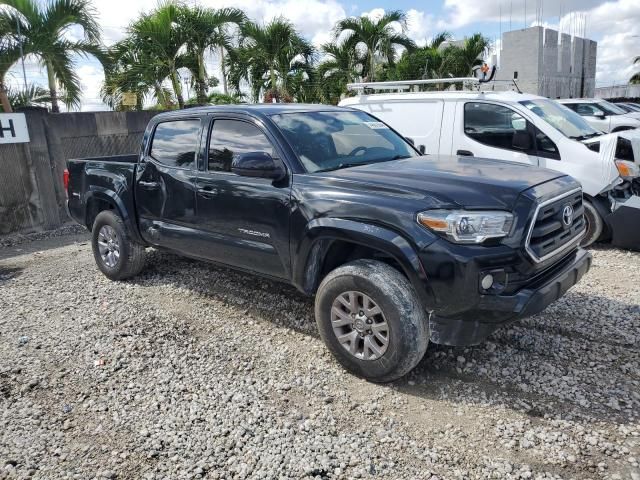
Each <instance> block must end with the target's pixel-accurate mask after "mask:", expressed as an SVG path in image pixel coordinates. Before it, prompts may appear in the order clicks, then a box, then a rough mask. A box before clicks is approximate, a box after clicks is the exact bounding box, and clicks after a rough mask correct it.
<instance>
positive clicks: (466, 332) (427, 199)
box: [65, 104, 591, 382]
mask: <svg viewBox="0 0 640 480" xmlns="http://www.w3.org/2000/svg"><path fill="white" fill-rule="evenodd" d="M65 181H66V189H67V195H68V209H69V213H70V215H71V216H72V217H73V218H74V219H75V220H76V221H78V222H79V223H81V224H83V225H86V227H87V228H88V229H89V230H90V231H91V232H92V246H93V253H94V256H95V260H96V263H97V265H98V267H99V268H100V270H101V271H102V272H103V273H104V274H105V275H106V276H107V277H109V278H111V279H113V280H121V279H124V278H128V277H131V276H133V275H136V274H137V273H139V272H140V271H141V270H142V268H143V267H144V252H145V248H146V247H150V246H151V247H154V248H159V249H166V250H169V251H172V252H175V253H178V254H180V255H185V256H189V257H193V258H197V259H202V260H206V261H212V262H217V263H220V264H224V265H227V266H231V267H234V268H238V269H241V270H244V271H246V272H251V273H256V274H260V275H264V276H266V277H269V278H272V279H277V280H281V281H285V282H289V283H291V284H293V285H294V286H295V287H297V288H298V289H299V290H300V291H302V292H304V293H306V294H308V295H315V317H316V321H317V324H318V328H319V331H320V334H321V336H322V338H323V340H324V342H325V343H326V345H327V347H328V348H329V349H330V350H331V352H332V353H333V354H334V355H335V357H336V358H337V359H338V360H339V361H340V362H341V363H342V364H343V365H344V366H345V367H346V368H347V369H348V370H350V371H351V372H353V373H355V374H358V375H361V376H363V377H366V378H368V379H371V380H374V381H380V382H384V381H390V380H393V379H396V378H398V377H400V376H402V375H404V374H405V373H407V372H408V371H409V370H411V369H412V368H413V367H414V366H415V365H416V364H417V363H418V362H419V361H420V359H421V358H422V356H423V355H424V353H425V350H426V348H427V344H428V342H429V340H430V341H431V342H434V343H440V344H447V345H472V344H477V343H479V342H482V341H483V340H485V339H486V337H487V336H488V335H490V334H491V333H492V332H493V331H495V330H496V329H497V328H499V327H501V326H503V325H505V324H507V323H509V322H512V321H513V320H516V319H519V318H523V317H526V316H529V315H532V314H535V313H537V312H540V311H541V310H543V309H544V308H545V307H546V306H547V305H549V304H550V303H552V302H554V301H555V300H557V299H558V298H560V297H561V296H562V295H563V294H564V293H565V292H566V291H567V290H568V289H569V288H570V287H571V286H573V285H574V284H576V283H577V282H578V281H579V280H580V277H582V275H584V274H585V272H587V270H588V269H589V267H590V265H591V255H590V254H589V253H587V252H586V251H584V250H582V249H581V248H579V246H578V244H579V242H580V239H581V237H582V235H583V234H584V230H585V221H584V218H583V206H582V191H581V189H580V185H579V184H578V183H577V182H576V181H575V180H574V179H572V178H571V177H568V176H565V175H562V174H560V173H558V172H555V171H551V170H544V169H540V168H536V167H530V166H527V165H521V166H520V165H514V164H512V163H505V162H500V161H494V160H483V159H479V158H470V157H459V158H458V157H437V156H422V155H421V154H420V152H418V151H417V150H416V149H415V148H414V147H413V146H412V143H411V141H410V139H406V138H403V137H402V136H401V135H400V134H398V133H397V132H396V131H394V130H393V129H391V128H390V127H388V126H387V125H386V124H384V123H382V122H380V121H379V120H378V119H376V118H374V117H372V116H370V115H369V114H367V113H364V112H361V111H356V110H349V109H344V108H338V107H329V106H322V105H283V104H269V105H251V106H229V107H207V108H194V109H189V110H182V111H178V112H171V113H163V114H160V115H157V116H156V117H154V118H153V119H152V121H151V122H150V124H149V126H148V128H147V130H146V132H145V134H144V138H143V141H142V147H141V151H140V154H139V155H131V156H120V157H98V158H86V159H80V160H69V161H68V171H67V172H65Z"/></svg>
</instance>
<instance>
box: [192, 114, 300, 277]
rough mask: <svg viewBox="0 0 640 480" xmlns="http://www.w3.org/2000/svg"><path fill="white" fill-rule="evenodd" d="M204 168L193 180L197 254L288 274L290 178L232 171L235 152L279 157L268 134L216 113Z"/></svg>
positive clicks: (246, 120) (247, 122)
mask: <svg viewBox="0 0 640 480" xmlns="http://www.w3.org/2000/svg"><path fill="white" fill-rule="evenodd" d="M206 151H207V152H208V153H207V155H206V157H207V158H206V161H205V169H204V171H201V172H200V174H199V175H198V179H197V181H196V190H197V191H196V211H197V218H198V224H199V225H198V228H199V229H200V230H201V231H202V232H203V233H204V238H206V239H207V241H206V242H205V243H202V244H201V245H200V249H201V251H200V252H199V255H200V256H202V257H205V258H209V259H211V260H215V261H218V262H222V263H225V264H228V265H232V266H234V267H238V268H243V269H247V270H251V271H258V272H261V273H263V274H266V275H269V276H272V277H278V278H287V277H288V276H289V270H290V264H289V197H290V190H291V188H290V177H289V176H287V177H286V178H285V179H284V180H280V181H275V182H274V181H273V180H271V179H267V178H252V177H242V176H239V175H236V174H235V173H233V172H232V171H231V164H232V162H233V159H234V157H235V156H237V155H238V154H241V153H247V152H264V153H268V154H269V155H271V156H272V157H273V158H274V159H276V161H278V162H279V161H281V160H280V159H279V158H281V156H280V154H279V152H278V150H277V149H276V148H275V147H274V143H273V142H272V138H271V137H270V136H269V134H268V133H267V132H266V131H265V130H263V129H262V127H261V126H260V125H258V124H257V123H255V122H253V121H252V120H251V119H250V118H249V117H243V116H229V115H225V116H220V115H215V116H214V117H213V120H212V124H211V126H210V130H209V138H208V148H207V149H206Z"/></svg>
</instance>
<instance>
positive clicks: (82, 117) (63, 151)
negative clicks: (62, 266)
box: [0, 110, 156, 234]
mask: <svg viewBox="0 0 640 480" xmlns="http://www.w3.org/2000/svg"><path fill="white" fill-rule="evenodd" d="M155 113H156V112H91V113H84V112H80V113H59V114H50V113H46V112H44V111H41V110H33V111H27V112H25V114H26V118H27V126H28V128H29V137H30V142H29V143H17V144H8V145H0V234H6V233H11V232H29V231H37V230H48V229H52V228H56V227H59V226H60V225H62V224H63V223H64V222H66V221H67V220H68V218H67V214H66V211H65V208H64V202H65V193H64V186H63V184H62V173H63V171H64V169H65V162H66V160H67V159H69V158H79V157H88V156H100V155H118V154H126V153H135V152H137V151H138V148H139V145H140V141H141V139H142V134H143V133H144V129H145V128H146V126H147V123H148V121H149V119H150V118H151V117H152V116H153V115H155Z"/></svg>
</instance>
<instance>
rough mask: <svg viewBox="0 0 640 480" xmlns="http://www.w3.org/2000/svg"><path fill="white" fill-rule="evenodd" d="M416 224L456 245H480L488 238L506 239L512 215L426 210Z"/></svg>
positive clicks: (498, 212) (419, 216)
mask: <svg viewBox="0 0 640 480" xmlns="http://www.w3.org/2000/svg"><path fill="white" fill-rule="evenodd" d="M418 223H419V224H420V225H423V226H425V227H427V228H428V229H430V230H433V231H434V232H438V233H440V234H441V235H444V236H446V238H447V239H448V240H451V241H452V242H456V243H482V242H484V241H485V240H486V239H488V238H501V237H506V236H507V235H508V234H509V231H510V230H511V225H513V215H512V214H510V213H509V212H501V211H478V212H471V211H465V210H427V211H425V212H421V213H419V214H418Z"/></svg>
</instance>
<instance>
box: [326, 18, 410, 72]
mask: <svg viewBox="0 0 640 480" xmlns="http://www.w3.org/2000/svg"><path fill="white" fill-rule="evenodd" d="M394 26H399V27H400V33H398V32H397V30H396V29H395V28H394ZM406 29H407V15H406V14H405V13H404V12H401V11H400V10H394V11H391V12H388V13H385V14H384V15H383V16H382V17H381V18H380V19H379V20H372V19H370V18H369V17H364V16H363V17H359V18H356V17H350V18H345V19H344V20H340V21H339V22H338V23H337V25H336V27H335V30H334V34H335V38H336V39H338V37H339V36H340V35H342V33H343V32H347V33H348V37H347V38H351V37H353V40H354V41H355V45H356V48H357V47H358V46H360V45H363V46H364V47H365V48H366V54H367V60H368V62H367V69H366V71H365V72H363V75H368V77H369V80H370V81H374V80H375V70H376V57H382V58H385V59H386V60H387V62H388V63H389V64H390V65H393V63H394V61H395V56H396V50H395V49H396V47H397V46H401V47H404V48H406V49H407V50H412V49H414V48H415V46H416V45H415V43H414V42H413V40H411V39H410V38H409V37H407V36H406V35H405V33H404V32H405V31H406Z"/></svg>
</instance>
